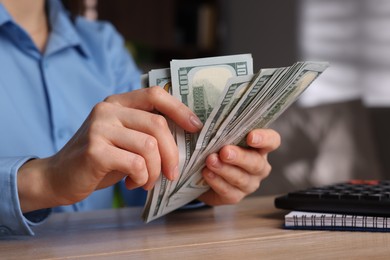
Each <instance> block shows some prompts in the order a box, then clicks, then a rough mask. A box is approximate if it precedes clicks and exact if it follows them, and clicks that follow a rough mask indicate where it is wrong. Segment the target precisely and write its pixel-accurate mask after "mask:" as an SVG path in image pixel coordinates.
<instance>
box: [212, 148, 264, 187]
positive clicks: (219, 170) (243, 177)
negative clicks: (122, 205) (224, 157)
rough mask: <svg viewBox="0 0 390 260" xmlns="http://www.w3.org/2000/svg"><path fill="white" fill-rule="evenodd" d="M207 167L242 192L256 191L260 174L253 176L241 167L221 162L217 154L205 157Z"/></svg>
mask: <svg viewBox="0 0 390 260" xmlns="http://www.w3.org/2000/svg"><path fill="white" fill-rule="evenodd" d="M206 166H207V168H208V169H209V170H210V171H212V172H213V173H214V174H216V175H218V176H219V177H221V178H222V179H224V180H225V181H226V182H227V183H229V184H230V185H231V186H234V187H235V188H237V189H239V190H241V191H242V192H243V193H244V194H249V193H252V192H254V191H256V190H257V189H258V188H259V185H260V180H261V177H260V176H254V175H251V174H250V173H248V172H246V171H245V170H243V169H242V168H239V167H236V166H233V165H230V164H226V163H223V162H222V161H221V160H219V158H218V155H217V154H211V155H210V156H209V157H208V158H207V159H206Z"/></svg>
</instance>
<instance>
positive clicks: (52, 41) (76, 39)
mask: <svg viewBox="0 0 390 260" xmlns="http://www.w3.org/2000/svg"><path fill="white" fill-rule="evenodd" d="M47 3H48V10H49V13H48V18H49V23H50V26H51V28H50V29H51V33H50V38H49V41H48V46H47V47H46V55H49V54H50V53H53V52H56V51H59V50H61V49H64V48H67V47H71V46H74V47H76V48H77V49H78V50H79V51H80V52H81V53H82V54H83V55H84V56H86V57H89V56H90V53H89V51H88V49H87V48H86V47H85V45H84V43H83V42H82V40H81V38H80V36H79V34H78V32H77V31H76V28H75V23H76V21H74V22H73V21H71V19H70V15H69V14H68V12H67V11H65V9H64V7H63V6H62V3H61V1H60V0H47Z"/></svg>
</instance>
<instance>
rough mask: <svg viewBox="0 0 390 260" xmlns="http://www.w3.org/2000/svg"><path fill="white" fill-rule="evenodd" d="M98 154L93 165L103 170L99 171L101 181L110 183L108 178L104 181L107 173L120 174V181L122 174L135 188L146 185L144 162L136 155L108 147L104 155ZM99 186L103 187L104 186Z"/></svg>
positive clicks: (146, 172) (146, 176)
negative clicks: (101, 174) (101, 176)
mask: <svg viewBox="0 0 390 260" xmlns="http://www.w3.org/2000/svg"><path fill="white" fill-rule="evenodd" d="M94 150H97V149H94ZM99 154H100V157H96V158H97V161H96V162H93V163H94V164H96V166H97V167H98V169H103V170H102V171H100V172H102V173H103V174H104V176H103V178H102V180H101V181H103V182H104V181H110V177H107V178H106V179H104V178H105V177H106V176H107V173H113V172H117V173H120V174H119V175H118V176H119V177H118V178H120V179H122V178H123V174H125V175H126V176H128V177H129V178H130V179H131V180H132V181H133V183H134V184H135V185H136V186H137V187H141V186H143V185H145V184H146V183H147V181H148V171H147V168H146V164H145V160H144V159H143V158H142V157H141V156H139V155H138V154H135V153H132V152H128V151H125V150H122V149H119V148H117V147H114V146H110V145H107V146H106V147H104V153H99ZM96 166H95V167H96ZM111 181H112V179H111ZM115 181H117V180H115ZM110 184H111V183H110ZM101 185H102V186H104V184H101Z"/></svg>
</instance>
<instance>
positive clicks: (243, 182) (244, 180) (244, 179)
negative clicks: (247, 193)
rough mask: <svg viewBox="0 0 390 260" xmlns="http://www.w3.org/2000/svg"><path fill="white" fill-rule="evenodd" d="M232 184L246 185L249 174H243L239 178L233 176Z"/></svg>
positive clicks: (237, 185)
mask: <svg viewBox="0 0 390 260" xmlns="http://www.w3.org/2000/svg"><path fill="white" fill-rule="evenodd" d="M232 184H233V185H234V186H236V187H246V186H248V184H249V176H247V175H246V174H244V175H243V176H240V177H239V178H235V179H234V180H232Z"/></svg>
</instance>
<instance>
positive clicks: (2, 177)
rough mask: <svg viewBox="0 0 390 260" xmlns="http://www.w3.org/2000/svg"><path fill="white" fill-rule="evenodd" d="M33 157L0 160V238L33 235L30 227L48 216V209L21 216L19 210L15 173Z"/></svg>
mask: <svg viewBox="0 0 390 260" xmlns="http://www.w3.org/2000/svg"><path fill="white" fill-rule="evenodd" d="M35 158H36V157H33V156H25V157H7V158H0V194H1V200H2V201H1V203H0V237H1V236H12V235H30V236H32V235H34V232H33V231H32V230H31V228H30V226H34V225H38V224H40V223H41V222H42V221H44V220H45V219H46V218H47V217H48V215H49V214H50V212H51V210H50V209H43V210H37V211H34V212H30V213H27V214H25V215H23V213H22V210H21V208H20V203H19V196H18V185H17V173H18V170H19V168H20V167H21V166H22V165H23V164H24V163H26V162H27V161H28V160H31V159H35Z"/></svg>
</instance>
